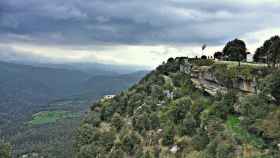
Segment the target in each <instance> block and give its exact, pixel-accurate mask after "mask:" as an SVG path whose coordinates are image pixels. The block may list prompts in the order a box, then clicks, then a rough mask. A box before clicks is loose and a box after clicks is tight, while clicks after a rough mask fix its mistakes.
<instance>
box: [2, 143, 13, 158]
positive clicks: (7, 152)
mask: <svg viewBox="0 0 280 158" xmlns="http://www.w3.org/2000/svg"><path fill="white" fill-rule="evenodd" d="M11 148H12V147H11V145H10V144H8V143H5V142H4V141H2V140H0V157H1V158H12V149H11Z"/></svg>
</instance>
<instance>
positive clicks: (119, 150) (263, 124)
mask: <svg viewBox="0 0 280 158" xmlns="http://www.w3.org/2000/svg"><path fill="white" fill-rule="evenodd" d="M184 59H185V58H176V59H169V60H168V62H167V63H165V64H163V65H160V66H159V67H158V68H157V69H156V70H155V71H153V72H151V73H150V74H148V75H147V76H146V77H144V78H143V79H142V80H141V81H140V82H139V83H138V84H136V85H134V86H133V87H131V88H130V89H128V90H127V91H124V92H122V93H120V94H119V95H117V96H116V97H114V98H113V99H110V100H102V101H99V102H97V103H95V104H94V105H93V106H92V108H91V111H90V112H89V113H88V115H87V117H86V118H85V119H84V121H83V123H82V125H81V126H80V128H79V129H78V130H77V132H76V143H75V150H76V151H75V152H76V157H77V158H95V157H100V158H103V157H104V158H126V157H127V158H128V157H135V158H138V157H139V158H158V157H161V158H165V157H166V158H167V157H168V158H172V157H174V158H175V157H187V158H188V157H190V158H214V157H217V158H235V157H248V158H250V157H268V158H270V157H271V158H277V157H279V155H280V152H279V145H278V144H279V143H280V139H279V138H280V135H279V130H280V127H279V126H278V124H279V121H280V120H279V118H280V107H279V106H277V105H278V104H277V101H278V96H277V95H278V94H277V88H278V89H279V88H280V87H279V83H280V80H277V81H275V80H274V79H275V78H277V77H279V76H280V73H277V72H275V73H273V74H271V75H269V76H268V77H267V78H266V79H264V80H263V81H262V82H263V84H262V86H263V88H261V89H262V90H261V92H260V93H258V94H251V95H246V96H245V95H244V94H242V93H239V94H238V92H235V91H233V90H231V89H229V90H228V93H227V94H218V95H217V96H209V95H208V94H207V93H205V92H204V91H202V90H200V89H196V88H195V87H194V85H193V83H192V81H191V77H190V74H187V73H185V72H183V71H180V70H181V69H180V65H182V64H185V63H184ZM200 66H201V65H200ZM240 69H242V70H241V71H240V72H243V71H244V73H247V72H248V71H249V72H251V71H253V70H251V69H250V68H248V67H244V69H243V67H240ZM215 71H221V72H217V73H219V74H223V73H224V72H223V69H221V70H220V68H219V69H217V70H215ZM276 124H277V125H276Z"/></svg>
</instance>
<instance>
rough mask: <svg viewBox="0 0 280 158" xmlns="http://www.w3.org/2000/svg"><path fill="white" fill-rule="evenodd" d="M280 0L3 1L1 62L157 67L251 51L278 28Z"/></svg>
mask: <svg viewBox="0 0 280 158" xmlns="http://www.w3.org/2000/svg"><path fill="white" fill-rule="evenodd" d="M279 10H280V1H279V0H1V1H0V59H2V60H26V61H37V62H55V63H60V62H99V63H105V64H106V63H110V64H120V65H122V64H125V65H138V66H149V67H155V66H156V65H158V64H160V63H162V62H163V61H164V60H166V59H168V58H169V57H176V56H189V57H191V56H200V55H201V54H202V51H201V46H202V45H203V44H206V45H207V48H206V50H205V51H204V54H206V55H212V54H213V53H214V52H215V51H221V50H222V49H223V46H224V45H225V44H226V42H228V41H229V40H233V39H235V38H239V39H242V40H244V41H245V42H246V44H247V48H248V50H249V51H250V52H252V53H253V52H254V51H255V49H256V48H257V47H259V46H261V45H262V44H263V42H264V41H265V40H266V39H268V38H270V37H271V36H273V35H277V34H279V33H280V20H279V19H280V11H279Z"/></svg>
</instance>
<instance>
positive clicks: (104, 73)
mask: <svg viewBox="0 0 280 158" xmlns="http://www.w3.org/2000/svg"><path fill="white" fill-rule="evenodd" d="M103 67H107V68H104V70H102V69H103ZM110 67H111V66H107V65H103V66H101V65H99V66H96V67H94V65H87V64H80V65H75V64H73V65H71V64H70V65H63V64H61V65H54V64H40V65H39V64H34V65H26V64H16V63H8V62H0V96H1V99H0V108H1V112H0V116H1V113H2V115H4V114H9V116H12V117H14V118H20V117H19V115H24V114H25V112H27V111H31V110H33V109H34V108H35V107H38V106H41V105H44V104H47V103H48V102H50V101H52V100H55V99H60V98H64V97H69V96H79V97H85V98H90V97H92V98H97V97H100V96H102V95H104V94H111V93H116V92H118V91H119V90H122V89H125V88H127V87H129V86H130V85H131V84H133V83H135V82H137V81H138V80H139V79H140V78H141V77H142V76H144V75H145V74H146V71H139V72H134V73H130V74H124V73H125V72H131V71H132V70H129V71H128V70H124V69H123V70H121V69H119V68H113V67H112V68H110ZM128 69H129V68H128ZM35 109H36V108H35Z"/></svg>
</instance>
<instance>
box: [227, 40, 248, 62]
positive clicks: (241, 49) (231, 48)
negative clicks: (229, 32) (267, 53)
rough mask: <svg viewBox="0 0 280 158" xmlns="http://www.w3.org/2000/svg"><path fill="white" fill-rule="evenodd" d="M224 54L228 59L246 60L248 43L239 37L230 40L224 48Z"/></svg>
mask: <svg viewBox="0 0 280 158" xmlns="http://www.w3.org/2000/svg"><path fill="white" fill-rule="evenodd" d="M223 54H224V58H225V59H226V60H230V61H239V62H240V61H244V60H246V58H247V48H246V44H245V42H244V41H242V40H239V39H235V40H232V41H229V42H228V43H227V44H226V46H225V47H224V49H223Z"/></svg>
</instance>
